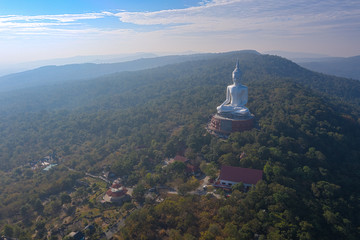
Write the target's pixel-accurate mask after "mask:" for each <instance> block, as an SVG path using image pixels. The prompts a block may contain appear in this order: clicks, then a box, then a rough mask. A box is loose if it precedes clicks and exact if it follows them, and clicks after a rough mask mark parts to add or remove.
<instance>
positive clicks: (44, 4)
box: [0, 0, 360, 65]
mask: <svg viewBox="0 0 360 240" xmlns="http://www.w3.org/2000/svg"><path fill="white" fill-rule="evenodd" d="M359 41H360V1H359V0H203V1H201V0H199V1H196V0H178V1H175V0H170V1H168V0H167V1H164V0H151V1H150V0H144V1H140V0H127V1H123V0H102V1H100V0H61V1H60V0H52V1H40V0H20V1H19V0H0V52H1V56H2V57H1V58H0V65H1V64H12V63H13V64H15V63H18V62H25V61H34V60H40V59H52V58H62V57H72V56H78V55H106V54H122V53H135V52H154V53H161V52H172V53H176V52H187V51H194V52H223V51H232V50H241V49H255V50H258V51H260V52H263V51H270V50H282V51H293V52H311V53H319V54H327V55H331V56H354V55H360V44H359V43H358V42H359Z"/></svg>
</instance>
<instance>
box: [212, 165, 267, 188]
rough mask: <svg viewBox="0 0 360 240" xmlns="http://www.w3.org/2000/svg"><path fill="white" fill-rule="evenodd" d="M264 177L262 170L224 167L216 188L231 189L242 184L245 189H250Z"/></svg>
mask: <svg viewBox="0 0 360 240" xmlns="http://www.w3.org/2000/svg"><path fill="white" fill-rule="evenodd" d="M262 175H263V171H262V170H257V169H251V168H241V167H231V166H222V167H221V170H220V176H219V177H218V180H217V181H216V182H215V184H214V186H216V187H222V188H231V187H232V186H233V185H235V184H237V183H240V182H242V183H243V184H244V186H245V188H248V187H251V186H253V185H255V184H256V183H257V182H258V181H260V180H261V179H262Z"/></svg>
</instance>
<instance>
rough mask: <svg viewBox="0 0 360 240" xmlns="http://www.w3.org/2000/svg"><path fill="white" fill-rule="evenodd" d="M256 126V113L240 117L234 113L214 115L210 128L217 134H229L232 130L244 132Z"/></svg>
mask: <svg viewBox="0 0 360 240" xmlns="http://www.w3.org/2000/svg"><path fill="white" fill-rule="evenodd" d="M253 127H254V115H252V114H251V115H249V116H244V117H239V116H234V115H219V114H215V115H214V116H212V118H211V121H210V123H209V124H208V130H210V131H213V132H214V133H216V134H222V135H229V134H230V133H232V132H243V131H248V130H251V129H252V128H253Z"/></svg>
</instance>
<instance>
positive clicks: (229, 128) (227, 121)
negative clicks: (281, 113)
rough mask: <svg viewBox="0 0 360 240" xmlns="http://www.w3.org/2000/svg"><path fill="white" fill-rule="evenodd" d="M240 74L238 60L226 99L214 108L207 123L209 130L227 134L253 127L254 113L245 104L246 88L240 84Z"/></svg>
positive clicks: (246, 98)
mask: <svg viewBox="0 0 360 240" xmlns="http://www.w3.org/2000/svg"><path fill="white" fill-rule="evenodd" d="M241 76H242V73H241V71H240V68H239V60H238V61H237V63H236V67H235V70H234V71H233V73H232V80H233V84H232V85H229V86H227V89H226V99H225V101H224V102H223V103H222V104H221V105H220V106H218V107H217V108H216V110H217V113H216V114H215V115H213V116H212V118H211V121H210V123H209V124H208V130H209V131H210V132H212V133H215V134H220V135H229V134H230V133H232V132H241V131H246V130H250V129H252V128H253V126H254V115H253V114H251V113H250V111H249V109H248V108H247V107H246V106H245V105H246V103H247V101H248V88H247V87H246V86H244V85H242V84H241V81H240V80H241Z"/></svg>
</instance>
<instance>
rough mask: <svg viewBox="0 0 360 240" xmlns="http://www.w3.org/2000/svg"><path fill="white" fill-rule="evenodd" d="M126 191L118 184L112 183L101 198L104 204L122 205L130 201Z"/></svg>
mask: <svg viewBox="0 0 360 240" xmlns="http://www.w3.org/2000/svg"><path fill="white" fill-rule="evenodd" d="M127 192H128V190H127V189H126V188H125V187H124V186H122V185H121V184H120V183H119V182H116V181H114V183H113V185H111V187H110V189H109V190H107V192H106V194H105V195H104V197H103V200H104V202H117V203H123V202H125V201H129V200H130V196H129V195H128V194H127Z"/></svg>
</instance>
